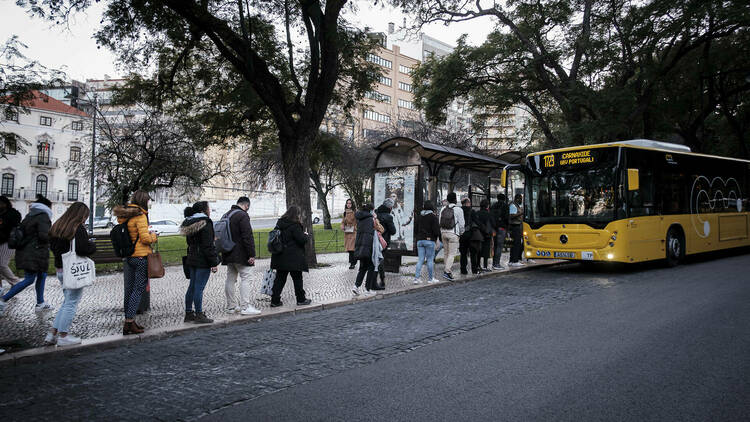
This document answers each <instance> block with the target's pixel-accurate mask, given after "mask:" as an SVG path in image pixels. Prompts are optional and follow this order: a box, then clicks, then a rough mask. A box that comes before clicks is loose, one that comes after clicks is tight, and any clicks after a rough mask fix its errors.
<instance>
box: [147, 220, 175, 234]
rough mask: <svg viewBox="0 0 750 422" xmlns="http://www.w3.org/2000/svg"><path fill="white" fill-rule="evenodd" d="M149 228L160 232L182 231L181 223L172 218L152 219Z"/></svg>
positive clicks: (173, 232)
mask: <svg viewBox="0 0 750 422" xmlns="http://www.w3.org/2000/svg"><path fill="white" fill-rule="evenodd" d="M148 229H149V230H153V231H155V232H156V233H158V234H177V233H179V231H180V223H178V222H176V221H172V220H159V221H152V222H151V224H150V225H149V226H148Z"/></svg>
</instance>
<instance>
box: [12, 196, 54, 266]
mask: <svg viewBox="0 0 750 422" xmlns="http://www.w3.org/2000/svg"><path fill="white" fill-rule="evenodd" d="M50 214H52V211H51V210H50V209H49V208H48V207H47V206H46V205H43V204H39V203H36V202H35V203H33V204H31V210H30V211H29V213H28V214H26V217H25V218H24V219H23V221H22V222H21V228H23V246H22V247H21V248H19V249H16V268H19V269H22V270H24V271H28V272H31V273H39V272H47V269H48V268H49V229H50V227H51V226H52V221H51V220H50Z"/></svg>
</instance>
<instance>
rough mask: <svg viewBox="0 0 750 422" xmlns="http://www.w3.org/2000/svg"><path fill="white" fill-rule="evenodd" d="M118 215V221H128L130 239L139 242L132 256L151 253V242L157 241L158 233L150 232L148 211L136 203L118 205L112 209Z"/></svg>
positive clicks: (142, 255) (120, 222)
mask: <svg viewBox="0 0 750 422" xmlns="http://www.w3.org/2000/svg"><path fill="white" fill-rule="evenodd" d="M112 214H114V215H115V217H117V223H119V224H122V223H124V222H125V221H127V222H128V233H129V234H130V240H131V241H132V242H135V241H136V239H138V242H137V243H136V244H135V251H134V252H133V255H131V256H132V257H144V256H147V255H148V254H150V253H151V244H153V243H156V234H155V233H149V232H148V211H146V210H144V209H143V208H141V207H139V206H138V205H135V204H128V205H127V206H125V207H124V206H122V205H118V206H116V207H115V209H113V210H112Z"/></svg>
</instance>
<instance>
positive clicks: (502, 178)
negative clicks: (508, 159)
mask: <svg viewBox="0 0 750 422" xmlns="http://www.w3.org/2000/svg"><path fill="white" fill-rule="evenodd" d="M507 184H508V170H505V169H503V172H502V173H500V186H502V187H505V186H506V185H507Z"/></svg>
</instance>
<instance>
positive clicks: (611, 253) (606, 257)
mask: <svg viewBox="0 0 750 422" xmlns="http://www.w3.org/2000/svg"><path fill="white" fill-rule="evenodd" d="M617 249H618V248H616V247H614V248H613V247H607V248H602V249H590V248H589V249H554V248H552V249H551V248H536V247H534V246H530V245H526V246H524V252H523V253H524V256H525V257H526V259H569V260H575V261H604V262H628V259H627V257H626V256H625V255H624V254H620V255H619V256H618V253H617V252H618V251H617Z"/></svg>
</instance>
